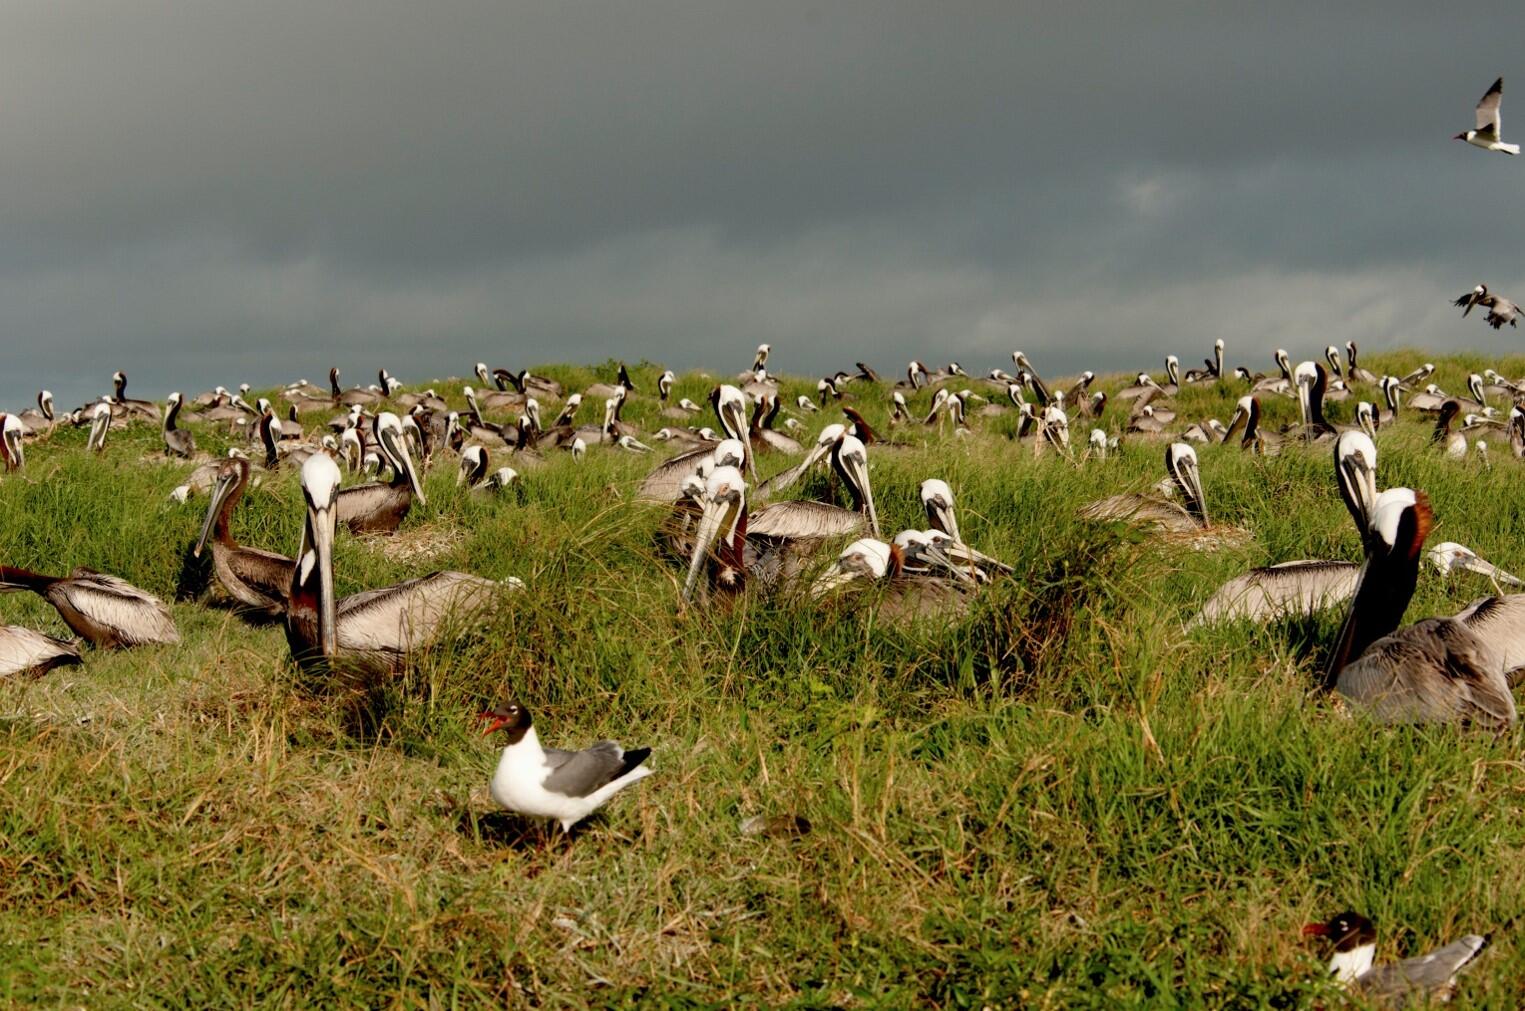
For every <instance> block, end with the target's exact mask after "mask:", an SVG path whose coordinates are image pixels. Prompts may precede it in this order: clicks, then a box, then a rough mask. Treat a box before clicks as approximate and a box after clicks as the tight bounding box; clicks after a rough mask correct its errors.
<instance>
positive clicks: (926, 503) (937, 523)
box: [921, 477, 963, 543]
mask: <svg viewBox="0 0 1525 1011" xmlns="http://www.w3.org/2000/svg"><path fill="white" fill-rule="evenodd" d="M921 507H922V508H923V509H924V510H926V513H927V522H928V523H930V524H931V525H932V528H933V529H934V530H941V531H942V532H943V533H945V534H947V535H948V536H949V537H951V538H953V539H954V540H955V541H957V542H959V543H963V538H962V537H960V536H959V533H958V517H957V516H955V515H954V513H953V489H952V488H949V487H948V482H946V481H943V480H941V479H939V478H935V477H933V478H928V479H927V480H925V481H923V482H921Z"/></svg>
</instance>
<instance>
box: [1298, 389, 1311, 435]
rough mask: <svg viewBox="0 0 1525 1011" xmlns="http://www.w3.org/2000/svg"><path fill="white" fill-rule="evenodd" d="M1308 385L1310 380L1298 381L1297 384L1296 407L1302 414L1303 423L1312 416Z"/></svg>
mask: <svg viewBox="0 0 1525 1011" xmlns="http://www.w3.org/2000/svg"><path fill="white" fill-rule="evenodd" d="M1310 385H1311V381H1300V382H1299V383H1298V384H1297V409H1298V411H1299V413H1301V415H1302V418H1303V424H1304V425H1306V424H1308V421H1309V419H1310V418H1312V416H1313V405H1312V402H1311V399H1310V398H1311V396H1312V391H1311V390H1310V389H1309V387H1310Z"/></svg>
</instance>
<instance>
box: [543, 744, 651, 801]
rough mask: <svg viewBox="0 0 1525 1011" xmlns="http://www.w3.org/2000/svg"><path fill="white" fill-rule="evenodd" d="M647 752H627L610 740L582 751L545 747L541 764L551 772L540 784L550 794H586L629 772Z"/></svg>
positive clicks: (643, 749)
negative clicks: (543, 760)
mask: <svg viewBox="0 0 1525 1011" xmlns="http://www.w3.org/2000/svg"><path fill="white" fill-rule="evenodd" d="M650 755H651V749H650V748H635V749H633V750H631V751H628V752H627V751H626V750H625V749H624V748H622V747H620V746H619V745H618V744H616V743H615V742H614V741H599V742H598V743H597V744H595V745H593V746H592V747H591V748H587V749H586V750H583V751H561V750H558V749H556V748H546V749H545V764H546V767H547V768H548V769H550V770H551V774H550V775H549V776H547V777H545V782H544V783H542V784H541V785H542V786H543V787H545V789H546V790H547V791H549V792H551V793H560V794H564V795H566V796H568V797H586V796H588V795H590V794H593V793H597V792H598V791H599V790H601V789H603V788H604V787H606V786H608V785H609V784H610V783H612V782H614V781H615V780H616V779H619V778H620V777H621V776H624V775H626V774H627V773H629V772H631V771H633V770H634V769H635V768H636V767H637V766H638V765H640V764H641V763H642V762H644V761H646V759H647V758H648V757H649V756H650Z"/></svg>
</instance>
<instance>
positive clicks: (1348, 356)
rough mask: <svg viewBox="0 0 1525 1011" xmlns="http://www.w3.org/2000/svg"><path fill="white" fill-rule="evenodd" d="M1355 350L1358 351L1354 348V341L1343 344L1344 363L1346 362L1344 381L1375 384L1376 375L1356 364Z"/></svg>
mask: <svg viewBox="0 0 1525 1011" xmlns="http://www.w3.org/2000/svg"><path fill="white" fill-rule="evenodd" d="M1357 350H1358V349H1357V348H1356V342H1355V341H1346V342H1345V362H1346V368H1345V380H1346V382H1351V383H1375V382H1377V375H1376V373H1374V372H1372V371H1371V370H1370V369H1363V368H1362V367H1361V366H1360V365H1359V364H1357V363H1356V353H1357Z"/></svg>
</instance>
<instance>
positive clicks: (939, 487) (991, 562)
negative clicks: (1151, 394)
mask: <svg viewBox="0 0 1525 1011" xmlns="http://www.w3.org/2000/svg"><path fill="white" fill-rule="evenodd" d="M1103 438H1105V437H1103ZM920 494H921V507H922V509H923V510H925V511H926V514H927V523H928V524H930V525H931V527H932V529H933V530H934V531H937V532H939V533H942V534H946V535H947V536H948V537H949V538H950V539H951V540H952V542H953V544H954V545H955V547H956V550H949V549H947V548H945V549H944V551H945V553H947V554H948V556H949V557H950V558H954V557H955V556H957V559H966V560H967V561H968V562H970V563H971V564H973V565H975V566H978V567H979V569H980V570H981V571H984V570H987V569H994V570H996V571H998V572H1002V573H1010V572H1011V566H1009V565H1006V564H1004V563H1002V562H998V561H996V560H995V559H994V558H991V557H990V556H989V555H983V554H980V553H979V552H978V551H975V550H974V549H973V548H971V547H969V546H968V545H967V544H966V543H965V542H964V539H963V537H962V536H960V534H959V532H958V516H957V515H956V514H955V512H954V510H953V489H952V488H950V487H948V482H946V481H943V480H940V479H939V478H935V477H934V478H928V479H927V480H925V481H923V482H921V488H920Z"/></svg>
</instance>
